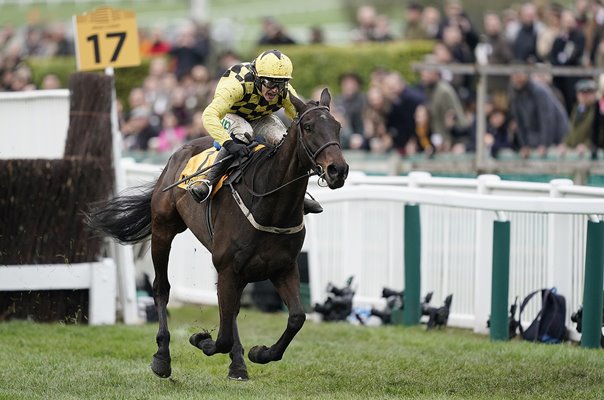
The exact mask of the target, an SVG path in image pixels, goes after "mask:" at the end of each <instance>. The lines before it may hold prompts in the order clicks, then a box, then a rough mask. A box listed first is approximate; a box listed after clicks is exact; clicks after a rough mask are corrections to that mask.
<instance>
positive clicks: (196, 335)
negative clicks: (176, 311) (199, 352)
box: [189, 332, 212, 349]
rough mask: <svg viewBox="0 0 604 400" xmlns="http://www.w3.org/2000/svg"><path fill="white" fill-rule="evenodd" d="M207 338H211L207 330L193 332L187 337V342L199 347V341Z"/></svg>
mask: <svg viewBox="0 0 604 400" xmlns="http://www.w3.org/2000/svg"><path fill="white" fill-rule="evenodd" d="M207 339H210V340H212V335H210V334H209V333H208V332H199V333H194V334H192V335H191V337H190V338H189V343H191V344H192V345H193V346H195V347H197V348H198V349H201V342H203V341H204V340H207Z"/></svg>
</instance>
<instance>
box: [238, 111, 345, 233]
mask: <svg viewBox="0 0 604 400" xmlns="http://www.w3.org/2000/svg"><path fill="white" fill-rule="evenodd" d="M316 110H327V111H329V107H327V106H314V107H311V108H308V109H307V110H305V111H304V112H303V113H302V114H300V115H299V116H298V118H297V119H296V121H295V122H296V129H297V130H298V132H297V133H298V142H299V143H300V144H301V145H302V148H303V149H304V152H305V153H306V155H307V156H308V158H309V159H310V161H311V164H312V167H311V168H312V170H313V172H307V173H306V174H304V175H301V176H299V177H297V178H294V179H292V180H291V181H288V182H286V183H284V184H282V185H281V186H279V187H277V188H275V189H273V190H270V191H268V192H265V193H256V192H255V191H254V190H253V189H251V188H249V187H248V186H247V185H244V186H245V188H246V189H247V190H248V192H249V193H250V194H251V195H252V196H254V197H265V196H268V195H271V194H273V193H275V192H277V191H279V190H281V189H283V188H284V187H286V186H288V185H290V184H292V183H294V182H296V181H299V180H300V179H304V178H308V177H311V176H313V175H318V176H319V177H322V176H323V175H325V172H324V171H323V169H322V168H321V166H320V165H318V164H317V156H318V155H319V154H320V153H321V152H322V151H323V150H325V149H326V148H327V147H329V146H332V145H335V146H338V147H341V146H340V143H338V142H337V141H335V140H332V141H330V142H327V143H325V144H323V145H322V146H321V147H319V148H318V149H317V150H316V151H315V152H314V153H313V152H312V151H311V150H310V149H309V147H308V146H307V145H306V143H305V142H304V140H303V139H302V136H303V130H302V128H301V127H300V123H301V121H302V118H304V117H305V116H306V115H307V114H308V113H309V112H311V111H316ZM278 147H280V145H279V146H278ZM257 165H258V164H256V167H257ZM255 176H256V173H255V171H254V173H253V174H252V177H255ZM229 186H230V187H231V194H232V196H233V198H234V199H235V203H237V205H238V206H239V208H240V209H241V211H242V212H243V214H244V215H245V217H246V218H247V219H248V221H249V222H250V224H251V225H252V226H253V227H254V228H255V229H257V230H259V231H263V232H269V233H277V234H286V235H287V234H294V233H298V232H300V231H301V230H302V229H303V228H304V219H303V220H302V222H301V223H300V224H299V225H297V226H292V227H289V228H279V227H275V226H265V225H261V224H259V223H258V222H257V221H256V219H255V218H254V215H253V214H252V212H251V210H250V209H248V208H247V206H246V205H245V203H244V202H243V200H242V199H241V196H239V193H238V192H237V190H236V189H235V187H234V185H233V184H232V183H230V184H229ZM253 186H254V180H253V178H252V187H253Z"/></svg>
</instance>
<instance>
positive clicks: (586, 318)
mask: <svg viewBox="0 0 604 400" xmlns="http://www.w3.org/2000/svg"><path fill="white" fill-rule="evenodd" d="M603 281H604V222H602V221H600V222H594V221H588V222H587V243H586V249H585V282H584V283H583V316H582V317H583V318H582V322H581V323H582V326H581V328H582V329H581V347H587V348H600V336H601V335H602V301H603V299H602V297H603V295H602V285H603V284H604V282H603Z"/></svg>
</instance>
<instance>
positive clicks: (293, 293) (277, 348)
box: [248, 265, 306, 364]
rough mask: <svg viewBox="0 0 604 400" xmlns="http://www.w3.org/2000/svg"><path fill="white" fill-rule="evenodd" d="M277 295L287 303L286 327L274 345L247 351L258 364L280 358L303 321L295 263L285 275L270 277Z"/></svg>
mask: <svg viewBox="0 0 604 400" xmlns="http://www.w3.org/2000/svg"><path fill="white" fill-rule="evenodd" d="M271 281H272V282H273V284H274V285H275V287H276V288H277V291H278V292H279V296H281V299H282V300H283V301H284V302H285V304H286V305H287V308H288V310H289V316H288V318H287V327H286V328H285V331H284V332H283V334H282V335H281V337H280V338H279V340H278V341H277V343H275V344H274V345H272V346H271V347H270V348H269V347H266V346H254V347H252V348H251V349H250V351H249V353H248V358H249V359H250V361H252V362H255V363H258V364H266V363H269V362H271V361H278V360H281V358H282V357H283V353H285V350H286V349H287V346H289V344H290V343H291V341H292V340H293V339H294V337H295V336H296V334H297V333H298V331H299V330H300V329H302V325H304V321H306V314H305V313H304V308H303V307H302V302H301V301H300V274H299V272H298V267H297V265H294V267H293V268H291V269H290V270H289V271H288V272H287V273H286V274H285V275H282V276H280V277H279V278H276V279H271Z"/></svg>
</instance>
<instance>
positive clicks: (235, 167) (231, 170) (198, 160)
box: [178, 143, 267, 196]
mask: <svg viewBox="0 0 604 400" xmlns="http://www.w3.org/2000/svg"><path fill="white" fill-rule="evenodd" d="M266 147H267V146H266V145H264V144H261V143H257V144H256V145H255V146H254V147H253V149H252V151H253V152H258V151H260V150H262V149H265V148H266ZM218 151H219V150H218V149H217V148H215V147H210V148H208V149H205V150H204V151H202V152H201V153H199V154H196V155H194V156H193V157H191V158H190V159H189V161H188V162H187V164H186V165H185V167H184V168H183V170H182V171H181V173H180V175H179V178H178V180H182V179H185V178H186V177H187V176H191V175H193V174H195V173H196V172H197V171H199V170H200V169H203V168H206V167H208V166H210V165H212V164H214V163H215V162H216V157H217V155H218ZM251 160H252V157H246V158H237V159H236V160H234V161H233V162H232V163H231V164H230V165H229V167H228V168H227V170H226V172H225V174H224V175H223V176H222V178H220V180H219V181H218V182H217V183H216V184H215V185H214V187H213V188H212V196H214V195H215V194H216V192H218V190H220V188H221V187H222V186H223V185H224V184H225V183H227V184H229V183H234V182H238V181H239V180H240V179H241V176H242V174H243V172H244V171H245V169H246V167H247V166H248V165H249V163H250V161H251ZM208 171H209V170H208ZM206 176H207V171H206V172H204V173H202V174H199V175H197V176H193V177H191V178H190V179H187V180H185V181H183V182H181V183H180V184H179V185H178V187H179V188H181V189H185V190H186V189H187V186H189V185H190V184H192V183H194V182H197V181H200V180H203V179H205V178H206Z"/></svg>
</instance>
